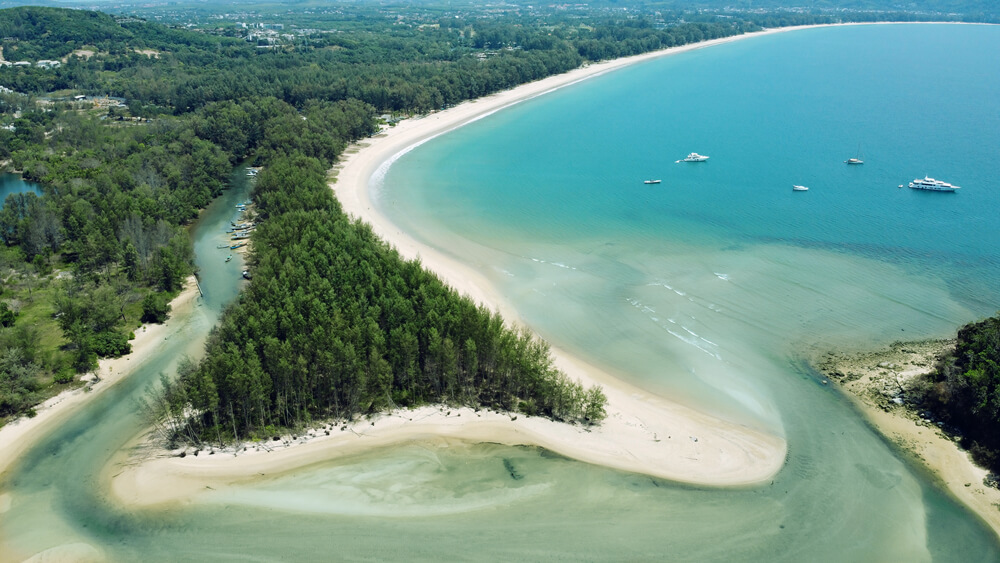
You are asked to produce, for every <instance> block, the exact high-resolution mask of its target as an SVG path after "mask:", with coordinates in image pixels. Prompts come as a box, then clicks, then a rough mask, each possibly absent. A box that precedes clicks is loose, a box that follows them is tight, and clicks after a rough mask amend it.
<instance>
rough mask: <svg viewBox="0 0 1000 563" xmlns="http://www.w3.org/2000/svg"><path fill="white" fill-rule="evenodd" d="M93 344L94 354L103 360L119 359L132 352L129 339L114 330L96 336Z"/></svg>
mask: <svg viewBox="0 0 1000 563" xmlns="http://www.w3.org/2000/svg"><path fill="white" fill-rule="evenodd" d="M93 343H94V352H96V353H97V355H98V356H100V357H102V358H118V357H120V356H124V355H125V354H128V353H129V352H131V351H132V345H131V344H129V342H128V337H127V336H125V335H124V334H122V333H120V332H116V331H113V330H109V331H107V332H102V333H100V334H98V335H96V336H94V341H93Z"/></svg>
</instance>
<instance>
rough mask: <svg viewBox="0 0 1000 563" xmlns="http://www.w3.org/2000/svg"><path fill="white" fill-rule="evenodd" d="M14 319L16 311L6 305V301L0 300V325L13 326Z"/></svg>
mask: <svg viewBox="0 0 1000 563" xmlns="http://www.w3.org/2000/svg"><path fill="white" fill-rule="evenodd" d="M16 319H17V313H15V312H14V311H11V310H10V306H8V305H7V302H6V301H0V325H2V326H5V327H8V326H14V321H15V320H16Z"/></svg>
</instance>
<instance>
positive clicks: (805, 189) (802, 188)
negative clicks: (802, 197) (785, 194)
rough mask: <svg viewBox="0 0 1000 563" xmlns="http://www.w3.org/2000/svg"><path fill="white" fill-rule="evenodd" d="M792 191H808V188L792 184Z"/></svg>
mask: <svg viewBox="0 0 1000 563" xmlns="http://www.w3.org/2000/svg"><path fill="white" fill-rule="evenodd" d="M792 191H794V192H808V191H809V188H807V187H805V186H792Z"/></svg>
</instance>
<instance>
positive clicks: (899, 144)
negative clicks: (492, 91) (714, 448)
mask: <svg viewBox="0 0 1000 563" xmlns="http://www.w3.org/2000/svg"><path fill="white" fill-rule="evenodd" d="M996 52H1000V28H994V27H978V26H915V25H907V26H868V27H842V28H826V29H815V30H807V31H798V32H793V33H787V34H779V35H774V36H768V37H761V38H755V39H751V40H747V41H741V42H736V43H733V44H728V45H724V46H718V47H713V48H711V49H705V50H699V51H695V52H691V53H687V54H683V55H678V56H676V57H671V58H666V59H661V60H657V61H651V62H647V63H643V64H640V65H635V66H632V67H629V68H626V69H622V70H619V71H616V72H614V73H611V74H607V75H605V76H602V77H598V78H595V79H592V80H589V81H586V82H584V83H582V84H579V85H576V86H573V87H569V88H566V89H563V90H560V91H557V92H555V93H552V94H549V95H546V96H543V97H540V98H537V99H535V100H532V101H530V102H526V103H524V104H520V105H518V106H515V107H513V108H510V109H508V110H505V111H502V112H499V113H497V114H495V115H493V116H491V117H489V118H487V119H483V120H480V121H478V122H475V123H474V124H471V125H469V126H467V127H464V128H462V129H460V130H458V131H455V132H453V133H451V134H448V135H445V136H443V137H440V138H438V139H435V140H434V141H432V142H430V143H427V144H425V145H423V146H421V147H420V148H418V149H416V150H414V151H412V152H411V153H409V154H407V155H406V156H405V157H403V158H402V159H400V161H399V162H398V163H397V164H396V165H395V166H394V167H393V168H392V169H390V171H389V174H388V175H387V177H386V179H385V182H384V184H382V185H379V186H376V187H375V189H376V190H377V192H378V201H379V204H380V205H381V206H382V208H383V209H385V211H386V212H387V213H389V214H390V215H391V216H392V218H393V219H394V220H396V221H398V222H399V224H400V225H401V226H402V227H403V228H405V229H406V230H407V231H409V232H411V233H412V234H413V235H414V236H416V237H418V238H420V239H422V240H424V241H426V242H428V243H430V244H433V245H435V246H437V247H439V248H441V249H442V250H444V251H445V252H449V253H451V254H453V255H454V256H456V257H458V258H459V259H461V260H463V261H466V262H468V263H470V264H473V265H475V266H477V267H478V268H480V269H481V270H482V271H483V272H484V273H485V274H486V275H488V276H489V277H490V278H491V279H492V280H493V281H494V283H495V284H496V285H497V287H498V288H499V289H500V291H501V292H502V293H503V294H504V295H505V297H506V298H507V299H508V300H509V302H510V303H511V304H513V305H514V306H515V307H516V309H517V311H518V313H519V314H520V316H521V318H522V319H523V321H524V322H525V323H527V324H528V325H530V326H531V327H532V328H533V329H534V330H536V331H537V332H538V333H539V334H541V335H543V336H544V337H545V338H546V339H548V340H550V341H551V342H553V343H555V344H558V345H560V346H562V347H564V348H566V349H568V350H569V351H571V352H572V353H574V354H577V355H579V356H581V357H583V358H586V359H588V360H590V361H592V362H594V363H596V364H598V365H600V366H602V367H604V368H605V369H607V370H608V371H609V372H611V373H614V374H617V375H619V376H621V377H624V378H626V379H629V380H631V381H636V382H639V383H640V384H642V385H645V386H648V387H650V388H653V389H656V390H658V391H660V392H662V393H664V394H666V395H668V396H672V397H675V398H677V399H679V400H682V401H684V402H686V403H691V404H693V405H696V406H698V407H700V408H703V409H705V410H708V411H711V412H714V413H716V414H718V415H719V416H724V417H726V418H729V419H733V420H737V421H740V422H744V423H746V424H750V425H753V426H757V427H761V428H766V429H769V430H772V431H774V432H779V433H781V434H782V435H784V436H786V437H787V439H788V443H789V453H788V459H787V463H786V465H785V467H784V468H783V469H782V471H781V472H780V473H779V474H778V475H777V476H776V477H775V479H774V481H773V482H768V483H765V484H763V485H761V486H755V487H746V488H739V489H713V488H700V487H688V486H678V485H675V484H671V483H668V482H665V481H660V480H654V479H649V478H647V477H643V476H639V475H632V474H628V473H622V472H617V471H611V470H607V469H602V468H599V467H594V466H590V465H587V464H583V463H579V462H574V461H571V460H567V459H564V458H561V457H559V456H553V455H551V454H549V453H547V452H545V451H542V450H538V449H536V448H508V447H501V446H497V445H490V444H483V445H468V446H462V445H457V444H450V445H443V444H440V443H434V442H426V443H425V442H413V443H411V444H406V445H404V446H399V447H394V448H390V449H385V450H379V451H373V452H370V453H367V454H364V455H361V456H356V457H351V458H349V459H342V460H336V461H332V462H330V463H325V464H319V465H316V466H312V467H308V468H305V469H303V470H301V471H297V472H294V473H292V474H288V475H281V476H274V477H273V478H270V476H268V478H267V480H264V481H262V482H260V483H258V484H255V485H248V486H246V487H241V488H238V489H234V490H230V491H225V492H223V491H219V492H217V493H210V494H207V495H206V496H205V497H204V498H203V499H201V500H200V501H199V502H198V503H196V504H194V505H189V506H180V507H165V508H160V509H157V510H152V511H134V512H133V511H126V510H122V509H119V508H116V507H114V506H113V505H111V504H110V503H109V502H107V500H106V499H104V498H103V495H102V493H101V485H100V481H99V478H98V475H99V472H100V470H101V468H102V467H103V466H104V463H105V461H106V460H107V458H108V457H109V456H110V455H111V454H112V453H113V452H114V451H116V450H117V449H119V448H121V447H122V444H124V443H125V442H126V440H127V439H128V438H129V437H130V436H131V435H132V434H133V433H134V432H135V428H136V426H137V424H138V422H137V421H138V420H139V419H138V418H137V416H136V415H135V413H134V407H131V406H129V405H130V403H129V401H131V397H134V396H137V395H141V393H142V385H141V384H140V383H139V379H137V383H136V384H135V385H125V386H122V389H121V393H122V394H121V395H118V394H115V395H114V396H111V395H109V396H108V397H109V398H108V399H102V400H100V401H98V402H95V404H93V405H91V406H90V407H89V408H88V409H84V411H83V412H81V414H80V416H78V417H76V418H74V419H73V420H71V421H69V422H68V423H67V424H66V427H65V428H62V429H60V431H59V432H57V433H56V434H54V435H53V436H52V437H50V439H49V440H47V441H46V442H44V443H42V444H41V445H39V447H38V448H36V449H35V450H34V451H32V452H31V453H30V454H29V455H28V456H26V458H25V461H24V462H23V463H22V464H21V466H20V467H18V468H17V469H16V470H15V471H13V472H12V473H10V474H8V475H6V476H5V478H4V480H3V482H2V483H0V488H2V492H5V493H9V494H10V497H9V500H10V508H9V509H8V510H7V511H6V512H4V513H3V514H0V540H2V541H3V542H5V543H4V545H5V546H6V547H8V548H10V549H11V550H16V553H28V554H30V553H33V552H35V551H38V550H41V549H45V548H49V547H54V546H58V545H61V544H66V543H78V544H85V545H87V546H89V549H92V550H94V552H96V553H98V554H100V555H102V556H104V557H106V558H109V559H112V560H121V561H134V560H144V561H185V560H206V559H213V560H214V559H222V560H226V559H238V560H246V559H254V560H260V561H287V560H307V561H330V560H343V561H371V560H387V559H391V560H435V561H437V560H490V561H496V560H502V561H513V560H529V561H548V560H559V561H589V560H617V561H663V560H675V561H927V560H936V561H963V562H966V561H996V560H997V559H998V558H1000V546H998V544H997V541H996V539H995V537H994V536H993V534H992V533H991V532H990V531H989V530H988V529H987V528H985V526H983V525H982V524H981V523H980V522H979V521H978V520H977V519H976V518H975V517H974V516H973V515H972V514H971V513H969V512H968V511H967V510H965V509H964V508H962V507H961V506H959V505H958V504H957V503H955V502H954V501H952V500H950V499H949V498H947V496H946V495H944V494H942V493H941V492H940V491H939V490H938V489H937V488H936V487H934V486H933V485H931V484H930V482H929V481H928V479H927V478H926V477H925V476H923V475H921V474H920V473H919V472H918V471H917V470H915V469H914V468H912V467H910V466H908V465H907V464H905V463H904V462H902V461H900V458H899V457H898V456H897V455H896V454H895V453H894V452H893V451H892V450H891V449H890V448H889V447H888V446H887V445H886V444H885V442H884V441H883V440H882V439H881V438H880V437H879V436H878V435H876V434H875V433H874V432H872V430H871V429H869V428H868V427H867V426H866V425H865V424H864V423H863V422H861V420H860V418H859V416H858V415H857V413H856V412H854V411H853V410H852V409H851V407H850V406H849V404H848V403H847V401H846V400H844V399H843V398H842V397H841V396H840V395H839V394H837V393H836V392H835V391H833V390H831V389H830V388H829V387H824V386H823V385H821V384H820V383H819V381H818V379H817V377H816V374H815V373H813V372H812V371H811V370H810V369H809V368H808V365H807V364H806V363H805V361H804V359H805V358H807V357H808V356H809V355H810V354H811V353H813V352H815V351H817V350H825V349H829V348H840V347H846V348H855V347H861V346H871V345H876V344H879V343H883V342H891V341H893V340H898V339H903V338H924V337H938V336H946V335H948V334H950V333H951V332H953V331H954V329H955V327H956V326H958V325H959V324H961V323H964V322H967V321H970V320H973V319H975V318H977V317H980V316H983V315H987V314H991V313H992V312H993V311H994V310H995V309H996V308H997V303H1000V285H998V284H997V283H996V280H997V279H998V278H997V273H998V269H1000V244H998V242H1000V240H998V237H1000V235H998V233H1000V229H998V227H1000V219H998V215H1000V214H998V213H997V209H998V203H1000V189H998V187H997V181H996V179H997V178H998V177H1000V169H998V166H1000V165H998V162H1000V159H998V158H997V156H998V155H997V150H998V149H997V147H1000V142H998V141H1000V123H998V118H1000V111H998V109H1000V105H998V102H997V101H996V100H998V99H1000V96H998V93H1000V92H998V90H1000V67H998V62H997V61H996V60H995V57H994V56H993V55H992V54H993V53H996ZM691 151H697V152H700V153H702V154H707V155H710V156H711V160H709V161H708V162H706V163H703V164H677V163H675V162H674V161H675V160H677V159H679V158H682V157H683V156H684V155H686V154H687V153H688V152H691ZM859 151H860V152H861V153H862V155H863V157H864V159H865V164H864V165H863V166H860V167H848V166H846V165H845V164H843V161H844V160H845V159H847V158H848V157H851V156H855V155H856V154H857V153H858V152H859ZM924 174H929V175H931V176H935V177H939V178H941V179H944V180H947V181H950V182H953V183H955V184H957V185H960V186H962V189H961V191H960V193H958V194H930V193H920V192H916V191H913V190H909V189H905V188H904V189H898V188H896V186H897V185H898V184H900V183H904V182H907V181H909V180H911V179H913V178H915V177H918V176H923V175H924ZM649 178H660V179H662V180H663V182H662V183H661V184H659V185H656V186H647V185H644V184H643V183H642V181H643V180H644V179H649ZM792 184H805V185H807V186H809V187H810V188H811V189H810V191H808V192H796V193H793V192H792V190H791V186H792ZM233 197H240V198H242V197H243V196H233ZM230 205H232V202H228V203H224V204H222V206H221V207H219V208H218V210H217V213H215V215H217V217H215V219H209V221H210V223H209V224H208V226H207V230H203V231H202V232H201V234H196V240H197V241H199V242H198V244H197V245H196V251H197V252H198V253H199V260H200V261H201V262H200V263H202V264H203V266H202V267H203V268H206V269H211V268H215V269H218V266H219V264H222V262H221V258H220V256H219V255H218V254H217V253H218V252H220V251H218V250H216V249H214V242H215V238H217V237H218V236H219V235H218V233H220V232H221V231H220V229H224V226H225V225H226V223H227V222H228V220H229V219H228V214H230V213H231V211H230V209H231V208H230V207H228V206H230ZM206 216H213V215H212V214H207V215H206ZM211 221H214V222H211ZM206 256H208V257H206ZM236 277H237V276H236V275H233V274H232V273H231V272H230V273H225V274H223V275H221V276H218V277H217V278H211V279H213V280H215V281H210V282H208V283H209V285H210V287H209V288H208V289H209V295H212V296H216V297H214V298H212V299H210V300H207V301H206V303H205V304H204V308H205V309H206V311H207V312H208V313H211V314H210V315H209V316H208V317H207V318H214V315H215V314H217V310H218V308H219V307H220V306H221V302H222V301H225V300H226V299H229V298H231V292H232V290H233V289H234V288H235V281H234V279H235V278H236ZM220 299H221V301H220ZM195 324H196V325H197V326H193V327H192V329H191V334H192V335H194V334H204V332H205V331H207V327H206V323H204V322H198V323H195ZM184 344H185V343H182V342H176V343H171V344H170V346H168V347H167V348H166V349H165V350H164V356H163V357H162V360H161V361H162V364H160V365H156V366H153V367H150V368H149V369H146V370H143V372H142V373H141V374H140V377H141V378H144V379H145V380H146V381H149V380H153V379H155V378H156V373H157V371H158V369H168V368H169V365H170V362H171V361H172V359H174V358H175V357H176V356H177V354H179V353H180V352H181V350H183V348H184ZM507 465H513V466H514V467H515V468H516V470H517V472H518V473H519V474H521V475H523V479H520V480H516V481H515V480H512V479H511V478H510V474H509V472H508V470H507ZM0 504H2V503H0ZM3 555H4V554H0V559H4V558H5V557H3ZM8 557H9V555H8Z"/></svg>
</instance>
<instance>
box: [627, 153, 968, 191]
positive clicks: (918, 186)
mask: <svg viewBox="0 0 1000 563" xmlns="http://www.w3.org/2000/svg"><path fill="white" fill-rule="evenodd" d="M706 160H708V157H707V156H705V155H702V154H698V153H696V152H693V153H691V154H689V155H687V156H686V157H684V158H682V159H681V160H678V161H677V162H705V161H706ZM844 163H845V164H849V165H852V166H855V165H859V164H864V163H865V161H863V160H861V157H860V155H859V156H857V157H854V158H848V159H847V160H845V161H844ZM660 182H662V180H644V181H643V183H644V184H659V183H660ZM909 186H910V187H911V188H913V189H915V190H929V191H933V192H954V191H955V190H957V189H960V188H959V186H955V185H952V184H949V183H948V182H944V181H942V180H935V179H934V178H931V177H930V176H924V177H923V178H917V179H915V180H913V181H912V182H910V184H909ZM899 187H901V188H902V187H903V184H900V185H899ZM792 191H795V192H806V191H809V188H808V187H806V186H801V185H798V184H796V185H793V186H792Z"/></svg>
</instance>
